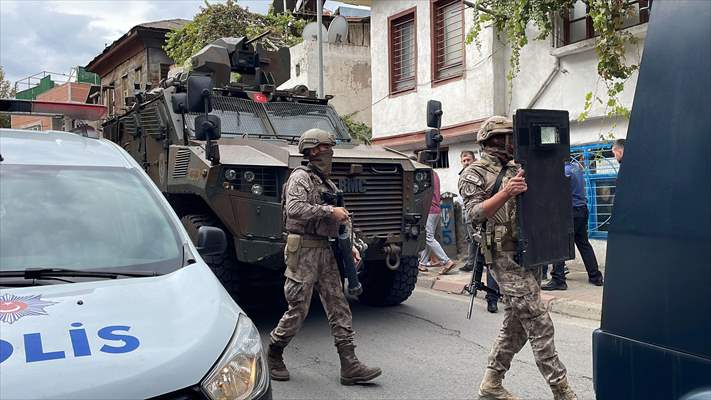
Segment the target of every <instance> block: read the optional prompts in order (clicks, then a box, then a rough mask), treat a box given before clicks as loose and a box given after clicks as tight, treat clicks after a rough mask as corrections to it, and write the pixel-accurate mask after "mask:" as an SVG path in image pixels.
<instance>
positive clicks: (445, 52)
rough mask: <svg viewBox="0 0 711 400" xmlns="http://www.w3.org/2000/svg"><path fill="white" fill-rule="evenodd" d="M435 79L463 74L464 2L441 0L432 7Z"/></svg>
mask: <svg viewBox="0 0 711 400" xmlns="http://www.w3.org/2000/svg"><path fill="white" fill-rule="evenodd" d="M432 57H433V60H432V65H433V80H435V81H438V80H443V79H448V78H452V77H456V76H461V75H462V73H463V71H464V4H463V3H462V1H461V0H440V1H437V2H435V3H433V7H432Z"/></svg>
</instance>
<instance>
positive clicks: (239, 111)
mask: <svg viewBox="0 0 711 400" xmlns="http://www.w3.org/2000/svg"><path fill="white" fill-rule="evenodd" d="M211 99H212V112H211V113H210V114H212V115H216V116H218V117H220V125H221V130H222V134H223V135H247V136H252V137H255V136H256V137H260V138H274V137H277V138H281V139H296V138H298V137H299V136H301V134H302V133H303V132H305V131H307V130H309V129H311V128H319V129H323V130H325V131H327V132H332V133H334V134H335V135H336V138H337V139H338V140H339V141H350V139H351V138H350V136H349V135H348V128H346V126H345V124H344V123H343V121H342V120H341V119H340V117H339V116H338V114H337V113H336V111H335V110H334V109H333V108H332V107H330V106H328V105H325V104H304V103H295V102H269V103H256V102H253V101H251V100H245V99H239V98H236V97H229V96H221V95H213V96H212V98H211ZM198 115H199V114H189V115H187V116H186V123H187V125H188V128H189V129H190V130H191V131H192V132H194V131H195V117H197V116H198Z"/></svg>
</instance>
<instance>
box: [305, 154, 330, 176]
mask: <svg viewBox="0 0 711 400" xmlns="http://www.w3.org/2000/svg"><path fill="white" fill-rule="evenodd" d="M331 164H333V149H328V150H324V151H322V152H320V153H318V155H317V156H315V157H311V158H310V159H309V165H311V166H312V167H314V168H315V169H317V170H318V172H319V173H320V174H321V175H323V176H324V177H325V178H328V177H329V176H330V175H331Z"/></svg>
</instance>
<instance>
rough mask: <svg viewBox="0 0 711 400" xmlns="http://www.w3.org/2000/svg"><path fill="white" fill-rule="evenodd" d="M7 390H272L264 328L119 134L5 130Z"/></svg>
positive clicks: (127, 395) (208, 233)
mask: <svg viewBox="0 0 711 400" xmlns="http://www.w3.org/2000/svg"><path fill="white" fill-rule="evenodd" d="M0 156H1V157H2V159H1V160H0V399H3V400H5V399H23V398H24V399H38V398H61V399H103V398H114V399H147V398H153V397H160V398H161V399H240V400H242V399H271V387H270V381H269V373H268V369H267V367H266V360H265V357H264V353H263V350H262V344H261V340H260V337H259V333H258V332H257V329H256V328H255V327H254V325H253V324H252V321H250V319H249V318H247V316H246V315H245V314H244V313H243V312H242V310H241V309H240V308H239V306H237V304H235V302H234V301H233V300H232V298H231V297H230V296H229V295H228V293H227V292H226V291H225V290H224V288H223V287H222V286H221V285H220V283H219V281H218V280H217V278H216V277H215V276H214V275H213V274H212V272H211V271H210V269H209V268H208V267H207V265H206V264H205V263H204V262H203V260H202V259H201V257H200V256H199V255H198V249H199V251H200V252H201V253H202V254H216V253H217V252H220V251H222V250H224V247H225V246H226V242H225V235H224V233H223V232H222V231H221V230H219V229H217V228H210V227H202V228H200V232H199V233H198V243H199V245H198V247H197V248H196V247H195V246H193V244H192V243H191V242H190V240H189V238H188V235H187V234H186V232H185V230H184V229H183V227H182V225H181V223H180V221H179V220H178V218H177V217H176V215H175V214H174V213H173V211H172V210H171V208H170V206H169V205H168V203H167V202H166V200H165V199H164V198H163V196H162V195H161V193H160V192H159V191H158V189H157V188H156V187H155V186H154V185H153V184H152V183H151V181H150V179H149V178H148V176H147V175H146V174H145V173H144V172H143V170H142V169H141V167H140V166H139V165H138V164H137V163H136V162H135V161H133V159H132V158H131V157H130V156H128V154H126V153H125V152H124V151H123V150H122V149H121V148H119V147H118V146H116V145H115V144H113V143H111V142H109V141H105V140H98V139H90V138H84V137H81V136H78V135H75V134H71V133H65V132H32V131H14V130H0Z"/></svg>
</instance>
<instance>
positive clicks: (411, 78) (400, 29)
mask: <svg viewBox="0 0 711 400" xmlns="http://www.w3.org/2000/svg"><path fill="white" fill-rule="evenodd" d="M388 22H389V37H390V93H399V92H404V91H407V90H412V89H414V88H415V85H416V74H417V67H416V61H417V60H416V49H417V33H416V31H415V30H416V24H415V9H414V8H412V9H410V10H407V11H404V12H402V13H400V14H397V15H394V16H392V17H390V18H388Z"/></svg>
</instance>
